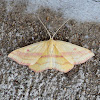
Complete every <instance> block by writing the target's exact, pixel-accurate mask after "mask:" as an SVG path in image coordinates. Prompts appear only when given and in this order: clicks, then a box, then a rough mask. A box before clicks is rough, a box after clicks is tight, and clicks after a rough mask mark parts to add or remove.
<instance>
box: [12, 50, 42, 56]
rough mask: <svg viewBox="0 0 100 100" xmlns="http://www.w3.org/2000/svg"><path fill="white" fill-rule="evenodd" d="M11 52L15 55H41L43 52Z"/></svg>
mask: <svg viewBox="0 0 100 100" xmlns="http://www.w3.org/2000/svg"><path fill="white" fill-rule="evenodd" d="M12 54H14V55H17V56H41V55H42V54H43V53H24V52H19V51H18V52H16V53H15V52H12Z"/></svg>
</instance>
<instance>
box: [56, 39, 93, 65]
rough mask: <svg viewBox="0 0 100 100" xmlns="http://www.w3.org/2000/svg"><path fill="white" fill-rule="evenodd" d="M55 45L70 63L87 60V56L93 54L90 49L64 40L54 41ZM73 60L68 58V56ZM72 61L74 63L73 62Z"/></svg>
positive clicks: (89, 56) (79, 62)
mask: <svg viewBox="0 0 100 100" xmlns="http://www.w3.org/2000/svg"><path fill="white" fill-rule="evenodd" d="M55 46H56V48H57V49H58V51H59V52H60V53H61V55H62V56H64V58H66V59H67V60H68V61H69V62H70V63H72V64H81V63H84V62H85V61H87V60H88V59H89V58H91V57H92V56H94V53H92V52H91V51H90V50H88V49H86V48H83V47H80V46H77V45H74V44H72V43H69V42H64V41H59V40H57V41H55ZM69 56H70V57H71V58H72V59H73V60H70V59H69V58H70V57H69ZM73 61H74V63H73Z"/></svg>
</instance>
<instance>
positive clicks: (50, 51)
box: [29, 40, 74, 72]
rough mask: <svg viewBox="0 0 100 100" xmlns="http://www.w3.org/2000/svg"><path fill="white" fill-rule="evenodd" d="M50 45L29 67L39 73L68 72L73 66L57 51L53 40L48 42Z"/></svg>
mask: <svg viewBox="0 0 100 100" xmlns="http://www.w3.org/2000/svg"><path fill="white" fill-rule="evenodd" d="M48 43H49V44H50V45H49V47H48V48H47V49H46V51H45V52H44V53H43V55H42V56H41V57H40V58H39V59H38V60H37V62H36V63H35V64H34V65H31V66H29V68H31V69H32V70H34V71H35V72H41V71H43V70H46V69H56V70H59V71H62V72H68V71H69V70H71V69H72V68H73V67H74V65H73V64H71V63H70V62H68V61H67V60H66V59H65V58H64V57H63V56H62V55H61V54H60V53H59V51H58V50H57V48H56V47H55V45H54V40H52V41H48Z"/></svg>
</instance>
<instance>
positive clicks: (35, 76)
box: [0, 0, 100, 100]
mask: <svg viewBox="0 0 100 100" xmlns="http://www.w3.org/2000/svg"><path fill="white" fill-rule="evenodd" d="M6 5H7V3H6V2H5V1H4V0H0V100H100V84H99V83H100V80H99V79H100V69H99V68H100V23H96V22H78V21H76V20H74V19H70V20H69V21H68V23H66V24H65V25H64V26H63V27H62V28H61V29H60V30H59V32H58V34H57V35H56V36H55V38H54V39H55V40H62V41H66V42H71V43H73V44H76V45H79V46H82V47H85V48H88V49H90V50H91V51H92V52H94V54H95V56H94V57H93V58H91V59H90V60H88V61H87V62H85V63H84V64H81V65H77V66H75V67H74V68H73V69H72V70H71V71H70V72H68V73H62V72H59V71H56V70H53V69H52V70H45V71H43V72H41V73H35V72H33V71H32V70H30V69H29V68H28V67H27V66H22V65H19V64H17V63H16V62H14V61H12V60H11V59H9V58H8V57H7V55H8V54H9V53H10V52H11V51H13V50H15V49H17V48H21V47H23V46H26V45H29V44H32V43H35V42H39V41H43V40H48V39H49V36H48V34H47V32H46V30H45V29H44V27H43V26H42V25H41V23H40V21H39V20H38V19H37V17H36V15H35V14H33V13H30V14H29V13H27V12H25V10H26V7H27V3H25V2H24V3H20V2H19V3H17V4H16V5H13V2H11V5H12V7H13V9H12V11H10V12H7V9H6ZM37 14H38V15H39V16H40V18H41V20H42V21H43V23H44V24H45V25H46V27H47V28H48V30H50V32H52V34H53V33H54V31H56V30H57V29H58V27H59V26H60V25H61V24H62V23H63V22H65V21H66V20H67V19H69V18H67V19H64V18H63V17H62V13H60V12H57V11H53V10H52V9H49V8H43V7H41V8H40V9H38V10H37Z"/></svg>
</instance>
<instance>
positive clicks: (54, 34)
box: [52, 19, 70, 38]
mask: <svg viewBox="0 0 100 100" xmlns="http://www.w3.org/2000/svg"><path fill="white" fill-rule="evenodd" d="M69 20H70V19H69ZM69 20H67V21H65V23H63V24H62V25H61V26H60V27H59V28H58V29H57V31H56V32H55V33H54V35H53V36H52V38H53V37H54V36H55V35H56V34H57V32H58V31H59V30H60V29H61V28H62V27H63V26H64V25H65V24H66V23H67V22H68V21H69Z"/></svg>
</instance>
